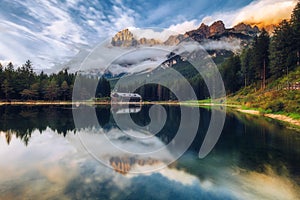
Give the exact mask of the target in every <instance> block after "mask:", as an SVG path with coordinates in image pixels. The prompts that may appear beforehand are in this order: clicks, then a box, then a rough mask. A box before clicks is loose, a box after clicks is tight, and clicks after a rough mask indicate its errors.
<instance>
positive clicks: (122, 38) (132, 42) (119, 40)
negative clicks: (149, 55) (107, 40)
mask: <svg viewBox="0 0 300 200" xmlns="http://www.w3.org/2000/svg"><path fill="white" fill-rule="evenodd" d="M111 44H112V45H113V46H119V47H129V46H136V45H137V40H136V39H135V38H134V37H133V34H132V33H131V32H130V31H129V30H128V29H124V30H122V31H119V32H118V33H117V34H116V35H115V36H114V37H113V38H112V41H111Z"/></svg>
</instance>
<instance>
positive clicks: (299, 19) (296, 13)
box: [291, 1, 300, 66]
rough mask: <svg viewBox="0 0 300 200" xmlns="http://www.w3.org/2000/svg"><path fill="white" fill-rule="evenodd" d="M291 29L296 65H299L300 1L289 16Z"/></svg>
mask: <svg viewBox="0 0 300 200" xmlns="http://www.w3.org/2000/svg"><path fill="white" fill-rule="evenodd" d="M291 28H292V31H293V43H292V45H293V49H294V51H295V53H294V55H295V54H296V58H297V59H296V64H297V65H298V66H299V65H300V1H298V3H297V5H296V7H295V8H294V10H293V13H292V16H291Z"/></svg>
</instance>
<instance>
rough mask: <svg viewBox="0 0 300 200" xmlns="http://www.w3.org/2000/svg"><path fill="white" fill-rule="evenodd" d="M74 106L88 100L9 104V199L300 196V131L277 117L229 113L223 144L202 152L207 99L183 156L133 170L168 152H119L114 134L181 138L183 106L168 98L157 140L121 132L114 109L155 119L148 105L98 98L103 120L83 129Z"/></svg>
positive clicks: (139, 147)
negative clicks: (123, 105)
mask: <svg viewBox="0 0 300 200" xmlns="http://www.w3.org/2000/svg"><path fill="white" fill-rule="evenodd" d="M74 109H75V111H76V109H81V107H78V108H72V107H71V106H0V199H184V200H187V199H270V200H274V199H280V200H281V199H300V132H297V131H296V130H293V129H288V128H285V127H284V126H283V125H281V124H280V123H278V122H276V121H274V120H271V119H265V118H261V117H256V116H249V115H245V114H240V113H233V112H231V113H227V117H226V121H225V126H224V129H223V132H222V134H221V137H220V138H219V140H218V142H217V144H216V146H215V147H214V149H213V150H212V152H210V154H208V156H206V157H205V158H203V159H200V158H199V157H198V152H199V149H200V147H201V144H202V142H203V139H204V137H205V134H206V130H207V128H208V124H209V121H210V116H211V111H210V110H207V109H202V108H201V109H200V114H201V120H200V122H199V130H198V133H197V136H196V138H195V139H194V142H193V143H192V144H191V145H190V147H189V149H188V150H187V151H186V152H185V153H184V155H183V156H181V157H180V159H178V160H177V161H175V162H173V163H172V164H170V165H168V166H166V167H164V168H162V169H160V170H154V171H153V170H149V171H148V172H147V173H131V172H132V171H134V170H138V169H142V171H143V170H144V169H148V168H151V166H156V165H159V163H161V160H159V159H157V158H149V159H148V160H147V159H140V158H138V157H135V156H126V155H127V154H122V155H120V154H118V153H117V152H115V149H113V148H112V147H111V145H107V143H109V142H110V141H109V140H111V141H113V142H115V144H116V145H119V146H118V147H121V148H123V147H124V148H125V147H126V148H129V149H131V150H132V149H134V150H136V151H139V152H140V151H143V150H145V151H148V149H149V148H150V149H151V148H152V146H155V147H156V146H160V145H165V144H168V143H172V139H173V138H174V137H175V135H176V131H177V129H178V126H179V123H180V120H181V119H180V108H179V107H177V106H165V109H166V113H167V119H166V123H165V126H164V127H163V129H162V130H161V131H159V132H158V133H157V134H156V135H155V136H153V137H152V139H151V142H148V143H146V142H138V141H135V140H132V139H131V138H130V137H129V136H128V137H125V136H124V135H120V130H119V129H118V127H117V125H116V122H115V120H114V117H113V114H112V112H114V113H115V115H117V116H119V117H122V114H124V113H126V112H130V113H131V116H132V119H133V120H134V122H135V123H136V124H139V125H147V124H148V123H149V121H150V118H149V114H148V111H149V106H144V107H142V108H133V109H130V110H126V109H115V108H113V109H112V108H110V107H109V106H98V107H90V108H89V109H94V110H95V111H96V116H97V120H98V123H99V125H98V126H94V125H93V124H92V123H91V124H90V123H89V120H88V119H89V118H88V117H89V116H86V119H87V120H86V121H85V122H83V123H82V124H80V125H77V126H76V128H75V125H74V122H73V111H74ZM185 109H198V108H188V107H187V108H185ZM220 112H221V111H220ZM191 117H192V116H191ZM157 119H159V116H157ZM127 131H130V133H134V134H137V135H147V133H145V131H139V130H127ZM187 134H188V133H187ZM107 139H108V140H107ZM105 141H106V142H105ZM89 142H90V143H91V146H89V145H90V144H89ZM95 145H96V146H95ZM97 145H98V146H97ZM172 155H173V152H171V151H170V152H167V150H166V154H165V155H162V157H164V156H166V157H168V156H172Z"/></svg>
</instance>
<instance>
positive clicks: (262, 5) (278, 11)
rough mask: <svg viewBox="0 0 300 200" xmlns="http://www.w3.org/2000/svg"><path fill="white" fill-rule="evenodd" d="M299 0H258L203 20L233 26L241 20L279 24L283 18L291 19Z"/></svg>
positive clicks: (262, 23) (262, 24) (253, 22)
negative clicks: (221, 22) (222, 22)
mask: <svg viewBox="0 0 300 200" xmlns="http://www.w3.org/2000/svg"><path fill="white" fill-rule="evenodd" d="M296 3H297V0H257V1H254V2H252V3H251V4H249V5H248V6H245V7H243V8H241V9H239V10H236V11H230V12H217V13H214V14H212V15H211V16H207V17H205V18H203V20H202V22H203V23H206V24H211V23H213V22H214V21H217V20H222V21H224V23H225V25H227V26H228V27H232V26H234V25H236V24H238V23H240V22H248V23H251V24H257V25H261V26H264V25H270V24H277V23H278V22H280V21H281V20H282V19H289V18H290V15H291V12H292V10H293V8H294V7H295V5H296Z"/></svg>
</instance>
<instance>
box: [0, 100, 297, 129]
mask: <svg viewBox="0 0 300 200" xmlns="http://www.w3.org/2000/svg"><path fill="white" fill-rule="evenodd" d="M80 104H82V105H110V104H111V102H110V101H80V102H79V101H78V102H72V101H10V102H8V101H6V102H4V101H3V102H0V106H2V105H37V106H38V105H80ZM122 104H123V105H126V104H128V103H118V104H117V105H122ZM133 104H136V103H133ZM140 104H141V105H173V106H179V105H183V106H198V107H214V106H224V107H228V108H231V109H233V110H236V111H238V112H242V113H245V114H251V115H260V116H264V117H268V118H272V119H275V120H279V121H282V122H286V123H288V124H291V125H295V126H298V127H300V119H299V118H298V115H297V116H296V117H293V115H292V113H282V114H279V113H266V112H264V111H263V110H261V109H256V108H247V107H244V106H242V105H237V104H234V103H231V104H227V103H226V104H221V103H212V102H210V100H200V101H186V102H178V101H160V102H141V103H140ZM289 115H292V116H289Z"/></svg>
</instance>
